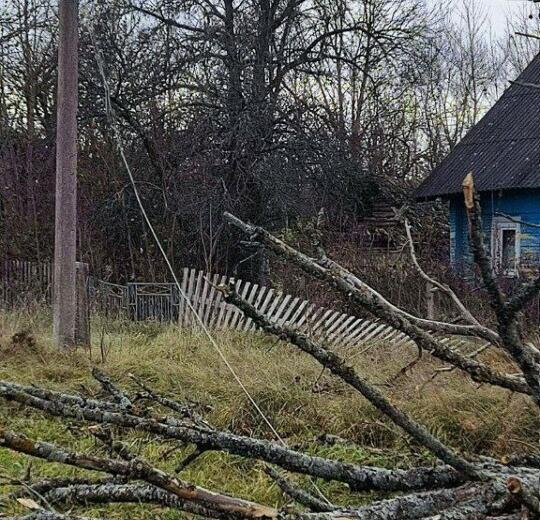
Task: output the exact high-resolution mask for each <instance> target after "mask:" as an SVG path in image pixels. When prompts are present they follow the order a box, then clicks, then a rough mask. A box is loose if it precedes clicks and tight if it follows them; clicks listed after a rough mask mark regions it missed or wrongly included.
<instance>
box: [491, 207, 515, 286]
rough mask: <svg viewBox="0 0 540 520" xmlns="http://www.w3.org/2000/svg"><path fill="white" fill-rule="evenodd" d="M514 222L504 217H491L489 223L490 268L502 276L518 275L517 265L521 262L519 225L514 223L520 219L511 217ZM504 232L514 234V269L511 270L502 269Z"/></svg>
mask: <svg viewBox="0 0 540 520" xmlns="http://www.w3.org/2000/svg"><path fill="white" fill-rule="evenodd" d="M512 218H513V219H514V218H515V220H509V219H507V218H506V217H501V216H497V217H493V221H492V223H491V267H492V269H493V271H495V272H496V273H497V274H502V275H503V276H508V277H515V276H518V274H519V265H520V261H521V223H520V222H516V221H519V220H521V217H512ZM505 230H512V231H514V232H515V236H516V240H515V245H514V247H515V253H514V257H515V267H514V268H512V269H503V268H502V254H503V248H502V239H503V232H504V231H505Z"/></svg>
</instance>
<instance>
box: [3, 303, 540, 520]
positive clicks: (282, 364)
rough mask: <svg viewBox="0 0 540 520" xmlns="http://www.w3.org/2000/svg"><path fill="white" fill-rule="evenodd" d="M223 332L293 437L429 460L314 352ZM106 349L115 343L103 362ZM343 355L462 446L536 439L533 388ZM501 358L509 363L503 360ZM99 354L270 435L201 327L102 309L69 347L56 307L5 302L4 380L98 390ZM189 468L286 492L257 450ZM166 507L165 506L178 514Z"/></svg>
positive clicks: (316, 449) (111, 367) (25, 422)
mask: <svg viewBox="0 0 540 520" xmlns="http://www.w3.org/2000/svg"><path fill="white" fill-rule="evenodd" d="M20 332H25V333H27V334H26V335H25V334H23V335H19V336H18V338H16V341H15V342H14V341H13V335H14V334H16V333H20ZM21 338H22V339H21ZM28 338H33V340H32V339H28ZM217 339H218V340H219V342H220V345H221V346H222V348H223V350H224V351H225V353H226V355H227V357H228V359H229V360H230V362H231V364H232V365H233V366H234V367H235V369H236V370H237V372H238V374H239V375H240V377H241V379H242V381H243V382H244V384H245V385H246V387H247V388H248V389H249V391H250V393H251V394H252V395H253V397H254V398H255V400H256V401H257V402H258V403H259V405H260V407H261V408H262V409H263V410H264V412H265V414H267V415H268V417H269V418H270V420H271V421H272V423H273V424H274V426H275V427H276V428H277V430H278V431H279V432H280V433H281V435H282V436H283V437H284V438H286V439H287V442H288V443H289V444H291V445H298V446H301V447H302V449H305V450H306V451H309V452H311V453H319V454H323V455H327V456H331V457H336V458H340V459H343V460H349V461H355V462H358V463H361V464H382V465H386V466H394V465H396V464H397V465H400V466H407V465H410V464H414V463H417V462H419V461H421V460H424V461H425V460H428V459H429V457H428V455H427V454H426V453H424V452H423V451H422V449H420V448H419V447H418V446H416V445H414V444H411V443H410V442H409V441H408V439H406V438H405V437H404V436H403V435H402V434H401V432H400V431H397V430H396V429H395V428H394V427H393V425H391V424H389V423H388V421H386V420H385V419H384V418H383V417H381V416H380V415H379V414H378V413H376V412H375V411H374V410H373V409H372V408H371V406H370V405H369V404H367V403H366V402H365V400H363V399H362V397H361V396H359V395H358V394H356V393H354V392H352V391H351V390H350V389H349V388H347V387H346V386H345V385H343V384H342V383H340V382H339V381H337V380H336V379H335V378H333V377H331V376H330V375H329V374H327V373H323V374H322V375H321V370H320V367H319V366H318V365H317V364H316V363H315V362H313V361H312V360H311V359H309V358H308V357H307V356H305V355H304V354H302V353H299V352H297V351H296V350H295V349H293V348H292V347H290V346H288V345H286V344H284V343H276V342H275V341H274V340H273V339H271V338H265V337H263V336H261V335H254V334H238V333H222V332H220V333H219V334H218V335H217ZM102 352H105V353H106V356H105V357H106V359H105V360H104V362H103V356H102ZM341 354H342V355H343V356H344V357H345V358H347V359H349V360H351V363H352V364H353V365H354V366H355V367H356V368H357V370H358V371H359V372H360V373H362V374H363V375H365V376H366V377H369V379H370V380H371V381H373V382H376V383H377V384H379V385H382V387H383V389H384V390H385V391H386V392H387V394H388V395H389V396H390V397H391V398H392V399H393V401H394V402H396V403H397V404H400V405H401V406H403V408H404V409H406V410H407V411H408V412H410V413H411V414H412V415H414V416H415V417H416V418H417V419H418V420H420V421H421V422H423V423H424V424H426V426H427V427H428V428H429V429H430V430H431V431H432V432H434V433H436V434H437V435H439V436H440V437H441V438H442V439H444V440H445V441H446V442H448V443H449V444H451V445H452V446H454V447H455V448H456V449H458V450H462V451H464V452H472V451H475V452H480V453H485V454H492V455H496V456H499V457H502V456H506V455H509V454H511V453H512V452H515V451H523V450H524V449H525V450H529V449H533V448H534V447H535V446H536V445H537V442H538V438H537V432H538V427H539V426H540V421H539V420H538V417H537V414H536V413H535V411H534V409H533V408H532V406H531V405H530V403H529V402H528V400H527V399H525V398H522V397H520V396H516V395H511V394H510V393H508V392H506V391H499V390H496V389H493V388H490V387H487V386H484V387H481V388H477V387H476V385H474V384H472V383H471V382H470V381H469V380H468V379H467V378H466V377H464V376H463V375H461V374H459V373H458V372H453V373H451V374H448V375H440V376H438V377H437V379H436V380H435V381H434V382H430V376H431V375H432V373H433V370H434V368H436V367H437V366H439V365H437V364H436V363H434V362H433V361H432V360H430V359H429V356H427V355H425V356H424V358H423V359H422V360H421V361H420V362H419V363H417V364H416V365H415V367H414V368H413V369H412V370H411V371H410V372H409V373H407V374H406V375H404V376H403V375H402V376H401V377H399V378H398V379H397V380H395V381H394V378H395V376H396V374H398V373H399V371H400V369H401V368H402V367H403V366H405V365H406V364H407V363H408V362H409V361H411V360H412V359H414V358H415V356H416V352H415V351H413V350H412V349H410V350H407V349H400V350H399V351H395V350H394V349H393V348H392V346H391V345H384V344H378V345H373V346H372V348H370V349H369V350H368V351H367V352H365V353H364V354H362V355H358V351H357V350H355V349H349V350H342V351H341ZM488 355H489V354H488ZM491 356H492V358H493V354H491ZM493 359H495V358H493ZM496 361H498V362H499V363H500V364H501V366H502V365H504V362H503V361H501V360H498V359H496ZM94 364H96V365H100V367H101V368H103V369H104V370H106V371H107V372H108V373H110V374H111V375H112V376H113V377H114V378H115V379H116V380H118V381H121V382H122V383H123V384H124V385H125V386H126V387H127V388H131V383H130V381H129V380H128V378H127V374H128V373H134V374H136V375H138V376H140V377H141V378H143V379H145V380H146V381H147V382H148V383H149V384H150V385H152V386H153V387H155V388H156V389H159V390H161V391H162V392H166V393H169V394H171V395H174V396H176V397H177V398H179V399H185V400H190V401H195V402H197V403H200V404H201V409H203V408H204V409H206V407H210V410H209V411H206V412H205V413H206V416H207V418H208V419H209V420H210V421H211V422H213V423H214V424H216V425H219V426H221V427H224V428H228V429H231V430H234V431H235V432H239V433H243V434H248V435H254V436H259V437H268V438H270V434H269V432H268V428H267V427H266V426H265V424H264V422H263V421H262V420H261V418H260V417H259V416H258V415H257V414H256V413H255V411H254V410H253V408H252V406H251V405H250V404H249V402H248V400H247V398H246V397H245V395H244V394H243V393H242V391H241V390H240V388H239V387H238V385H237V384H236V383H235V381H234V379H233V377H232V376H231V374H230V373H229V372H228V370H227V369H226V367H225V366H224V364H223V363H222V361H221V360H220V359H219V357H218V356H217V353H216V352H215V351H214V349H213V348H212V347H211V345H210V344H209V343H208V341H207V340H206V338H205V337H204V336H203V335H201V334H199V333H197V332H191V331H185V330H184V331H182V330H179V329H178V328H176V327H174V326H161V325H158V324H131V323H105V322H99V321H97V320H96V322H95V323H94V334H93V346H92V349H91V351H90V352H88V351H87V352H83V351H78V352H75V353H59V352H56V351H55V350H54V349H53V348H52V345H51V342H50V319H49V316H48V315H47V313H46V312H43V311H42V312H35V310H32V311H28V312H25V313H9V314H6V313H4V314H1V313H0V378H1V379H11V380H15V381H19V382H25V383H36V384H41V385H45V386H48V387H51V388H63V389H71V390H75V391H80V390H81V389H82V388H84V389H85V391H89V392H92V393H98V392H99V388H98V386H97V385H96V384H95V382H94V381H92V379H91V377H90V375H89V374H90V368H91V367H92V366H93V365H94ZM391 380H392V381H393V382H392V384H391V385H389V384H388V381H391ZM0 421H1V422H2V423H3V424H4V425H5V426H7V427H10V428H13V429H16V430H19V431H23V432H25V433H27V434H29V435H31V436H34V437H39V438H41V439H47V440H50V441H55V440H56V441H58V442H60V441H61V442H64V443H67V444H68V445H70V446H72V447H74V448H76V449H90V448H91V449H93V450H96V449H98V448H97V447H96V446H95V445H94V444H93V441H90V440H88V437H87V436H85V435H84V433H83V432H81V430H80V428H79V427H78V426H76V425H70V424H63V423H61V422H60V421H58V420H54V419H49V418H45V417H43V416H41V415H40V414H38V413H34V412H29V411H27V410H22V409H20V408H19V407H17V406H10V405H6V403H4V402H1V401H0ZM321 433H328V434H333V435H338V436H340V437H345V438H347V439H350V440H351V441H352V443H353V444H350V445H336V446H324V445H321V444H320V443H318V442H316V441H315V438H316V437H317V436H318V435H320V434H321ZM130 441H131V442H132V443H133V446H134V447H135V448H136V449H137V450H140V451H141V452H142V453H144V454H145V456H147V457H148V458H150V459H152V460H154V461H156V462H157V461H158V460H159V463H160V464H161V465H162V466H163V467H165V468H168V469H170V470H172V469H173V468H174V467H175V464H176V463H177V462H178V461H179V460H181V458H182V456H183V455H184V454H186V453H188V452H189V450H190V448H189V447H181V448H180V449H179V451H175V452H173V453H172V454H170V455H167V456H166V458H165V460H160V459H161V457H162V456H163V454H164V453H166V452H168V451H169V450H170V448H171V447H172V444H170V443H167V444H163V443H162V444H157V443H153V442H147V439H145V438H144V437H143V436H139V437H136V438H131V439H130ZM27 464H28V460H27V459H24V458H23V457H20V456H16V455H13V454H11V453H9V452H7V451H5V450H1V451H0V473H1V474H2V475H4V476H6V475H9V476H11V477H20V476H22V475H23V474H24V472H25V469H26V467H27ZM65 471H66V470H65V468H62V469H61V468H60V467H58V466H56V465H54V464H47V463H43V462H41V461H35V462H34V465H33V476H34V477H35V478H37V477H43V476H47V475H57V474H59V473H60V472H64V473H65ZM182 475H183V476H184V477H185V478H186V479H189V480H192V481H194V482H196V483H198V484H201V485H205V486H208V487H211V488H215V489H219V490H223V491H226V492H230V493H234V494H237V495H239V496H242V497H245V498H251V499H254V500H258V501H262V502H265V503H269V504H281V503H283V502H282V497H281V496H280V494H279V492H278V491H277V490H276V488H275V486H274V485H273V484H272V483H271V482H270V481H269V480H268V478H267V477H266V476H265V475H264V474H263V473H262V471H261V470H260V464H259V463H256V462H253V461H245V460H242V459H240V458H238V457H232V456H228V455H224V454H217V453H209V454H206V455H204V456H203V457H201V458H200V459H198V461H197V462H195V463H194V464H193V465H191V466H190V467H189V468H188V469H187V470H186V471H185V472H184V473H183V474H182ZM300 480H304V479H300ZM319 484H320V486H321V487H322V488H323V490H324V491H325V492H326V493H328V494H330V495H331V496H332V498H335V499H336V501H338V502H340V501H342V502H345V501H351V500H355V501H358V500H362V497H355V498H351V497H350V496H349V494H348V492H347V490H346V489H345V487H344V486H342V485H339V484H334V483H330V484H328V483H322V482H321V483H319ZM6 489H7V488H6ZM13 507H14V505H13V503H12V502H9V503H7V505H6V508H7V510H8V511H11V510H13ZM96 511H98V512H101V513H106V514H107V515H109V516H115V515H117V516H123V515H125V514H126V511H129V514H130V517H131V518H149V517H155V516H152V514H155V508H154V509H152V508H145V507H135V506H133V507H122V508H100V509H98V508H96ZM150 511H153V513H150ZM167 515H170V514H169V513H168V514H167ZM167 515H165V514H164V515H162V516H163V517H164V518H165V517H166V518H169V517H171V518H173V517H174V518H177V517H178V515H176V516H175V515H172V516H167Z"/></svg>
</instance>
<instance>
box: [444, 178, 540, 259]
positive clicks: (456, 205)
mask: <svg viewBox="0 0 540 520" xmlns="http://www.w3.org/2000/svg"><path fill="white" fill-rule="evenodd" d="M480 205H481V207H482V222H483V229H484V235H485V239H486V244H487V245H488V247H491V224H492V220H493V217H494V216H496V213H505V214H507V215H510V216H512V217H515V218H521V220H522V221H524V222H530V223H532V224H540V189H538V190H536V189H535V190H513V191H505V192H502V193H501V192H486V193H483V194H482V195H481V197H480ZM520 243H521V255H520V265H521V266H522V267H526V266H527V265H538V264H540V228H533V227H530V226H526V225H524V224H522V225H521V235H520ZM450 261H451V262H452V264H453V265H455V266H457V267H459V266H464V265H466V264H468V263H470V262H471V261H472V255H471V253H470V248H469V231H468V223H467V214H466V211H465V205H464V204H463V197H461V196H459V197H457V196H456V197H452V198H451V199H450Z"/></svg>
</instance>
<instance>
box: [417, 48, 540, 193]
mask: <svg viewBox="0 0 540 520" xmlns="http://www.w3.org/2000/svg"><path fill="white" fill-rule="evenodd" d="M516 82H517V83H533V84H540V54H538V55H537V56H536V57H535V58H534V59H533V60H532V61H531V63H530V64H529V65H528V66H527V68H526V69H525V70H524V71H523V72H522V73H521V74H520V76H519V77H518V79H517V80H516ZM517 83H513V84H511V85H510V87H509V88H508V89H507V90H506V91H505V92H504V94H503V95H502V96H501V98H500V99H499V100H498V101H497V102H496V103H495V105H493V107H492V108H491V110H489V112H487V114H486V115H485V116H484V117H483V118H482V119H481V120H480V121H479V122H478V123H477V124H476V125H475V126H474V127H473V128H471V130H470V131H469V132H468V133H467V135H466V136H465V137H464V138H463V139H462V140H461V141H460V142H459V144H457V145H456V147H455V148H454V149H453V150H452V151H451V152H450V154H449V155H448V156H447V157H446V158H445V159H444V160H443V161H442V162H441V163H440V164H439V165H438V166H437V167H436V168H435V169H434V170H433V172H432V173H431V175H430V176H429V177H428V178H427V179H426V180H425V181H424V182H423V183H422V184H421V185H420V186H419V188H418V189H417V190H416V192H415V197H416V198H417V199H422V198H434V197H438V196H444V195H452V194H456V193H460V192H461V183H462V181H463V179H464V177H465V176H466V175H467V174H468V173H469V172H472V173H473V175H474V185H475V188H476V189H477V190H478V191H492V190H501V189H517V188H538V187H540V88H533V87H526V86H523V85H519V84H517Z"/></svg>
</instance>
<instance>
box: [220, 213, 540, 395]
mask: <svg viewBox="0 0 540 520" xmlns="http://www.w3.org/2000/svg"><path fill="white" fill-rule="evenodd" d="M225 218H226V220H227V221H228V222H229V223H231V224H232V225H234V226H235V227H237V228H239V229H241V230H242V231H243V232H244V233H246V234H247V235H248V236H249V237H250V239H252V240H256V241H259V242H262V243H264V244H265V245H266V246H267V247H268V248H269V249H271V250H272V251H273V252H275V253H276V254H278V255H280V256H283V257H285V258H287V259H289V260H291V261H292V262H294V263H295V264H296V265H298V266H299V267H300V268H301V269H303V270H304V271H305V272H306V273H308V274H311V275H313V276H315V277H316V278H318V279H321V280H324V281H326V282H328V283H329V284H330V285H331V286H332V287H335V288H336V289H338V290H339V291H341V292H342V293H343V294H345V295H346V296H347V297H348V298H350V299H351V300H352V301H354V302H355V303H357V304H359V305H361V306H362V307H363V308H365V309H367V310H368V311H369V312H371V313H372V314H374V315H375V316H377V317H378V318H380V319H381V320H383V321H384V322H385V323H387V324H388V325H390V326H392V327H394V328H395V329H397V330H400V331H401V332H403V333H405V334H407V335H408V336H409V337H410V338H411V339H412V340H413V341H415V342H416V344H417V345H418V346H419V347H420V348H423V349H424V350H426V351H427V352H429V353H430V354H431V355H433V356H435V357H437V358H438V359H441V360H442V361H446V362H448V363H450V364H451V365H454V366H456V367H458V368H460V369H461V370H463V371H465V372H467V373H468V374H469V375H470V376H471V378H472V379H473V380H474V381H477V382H478V383H489V384H493V385H496V386H501V387H503V388H507V389H509V390H512V391H516V392H520V393H525V394H530V393H531V389H530V388H529V386H528V385H527V384H526V383H525V382H524V381H523V380H522V379H521V378H519V377H514V376H510V375H506V374H501V373H499V372H497V371H496V370H493V369H491V368H490V367H488V366H487V365H485V364H483V363H480V362H478V361H476V360H474V359H470V358H468V357H467V356H463V355H462V354H460V353H459V352H456V351H454V350H452V349H451V348H450V347H448V346H447V345H445V344H444V343H442V342H440V341H437V340H436V339H435V338H433V337H432V336H431V335H430V334H428V333H427V332H425V330H423V329H422V328H420V326H419V323H420V322H422V321H427V320H420V319H419V318H415V317H414V316H411V315H408V314H407V313H404V312H403V311H402V310H401V309H398V308H397V307H395V306H394V305H392V304H390V303H389V302H387V301H386V300H385V299H384V298H383V297H382V296H381V295H380V294H378V293H377V292H376V291H374V290H373V289H372V288H371V287H369V286H368V285H367V284H365V283H364V282H362V281H361V280H359V279H358V278H356V277H355V276H354V275H352V274H351V273H349V272H348V271H347V270H345V269H343V268H342V267H341V266H339V265H338V264H336V263H335V262H333V261H331V260H329V259H326V260H325V265H321V263H319V262H317V261H316V260H315V259H313V258H311V257H309V256H307V255H305V254H304V253H301V252H299V251H296V250H295V249H293V248H292V247H290V246H289V245H287V244H285V243H284V242H283V241H281V240H280V239H278V238H277V237H275V236H274V235H272V234H271V233H269V232H268V231H266V230H265V229H263V228H261V227H258V226H253V225H251V224H246V223H245V222H242V221H241V220H240V219H238V218H237V217H235V216H233V215H231V214H229V213H226V214H225ZM429 325H430V327H433V328H436V327H435V326H434V325H435V324H434V322H430V324H429ZM437 325H438V324H437ZM444 325H445V328H443V329H440V330H439V331H440V332H442V331H446V332H448V331H449V330H452V329H453V327H454V326H451V325H450V324H444ZM463 329H468V330H469V331H471V330H472V329H475V328H474V327H472V326H461V327H459V326H455V331H454V332H453V333H454V334H460V332H462V331H463ZM458 330H459V331H460V332H458ZM488 333H489V330H488ZM471 335H475V336H476V335H478V336H480V334H476V333H475V334H471ZM488 335H489V336H490V337H491V333H489V334H488ZM481 337H483V335H482V336H481ZM493 340H494V339H493V338H491V339H488V341H493ZM497 341H499V340H498V339H497Z"/></svg>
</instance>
